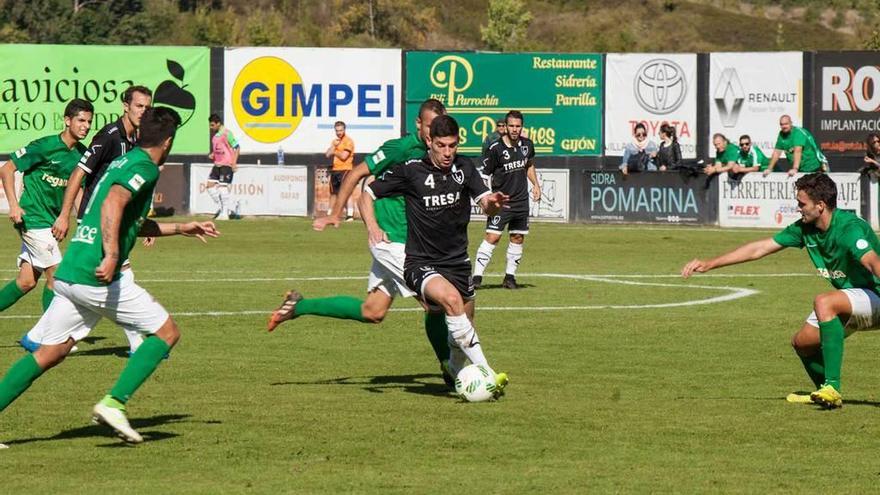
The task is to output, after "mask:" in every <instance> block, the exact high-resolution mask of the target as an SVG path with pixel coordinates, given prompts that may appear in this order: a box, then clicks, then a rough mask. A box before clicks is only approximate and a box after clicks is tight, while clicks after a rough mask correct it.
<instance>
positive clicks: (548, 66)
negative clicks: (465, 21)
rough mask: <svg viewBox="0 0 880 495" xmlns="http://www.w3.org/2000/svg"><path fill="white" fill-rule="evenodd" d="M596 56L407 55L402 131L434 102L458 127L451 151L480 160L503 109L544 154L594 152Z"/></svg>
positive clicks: (597, 138)
mask: <svg viewBox="0 0 880 495" xmlns="http://www.w3.org/2000/svg"><path fill="white" fill-rule="evenodd" d="M602 94H603V89H602V56H601V55H598V54H577V53H566V54H556V53H464V52H454V53H448V52H407V54H406V125H407V129H408V130H409V131H410V132H413V131H415V119H416V117H417V113H418V109H419V105H420V104H421V103H422V102H423V101H424V100H426V99H428V98H436V99H438V100H440V101H441V102H443V104H444V105H446V109H447V111H448V113H449V114H450V115H452V116H453V117H455V119H456V120H457V121H458V123H459V125H460V126H461V143H460V145H459V150H460V151H461V152H462V153H464V154H471V155H474V154H480V152H481V151H482V144H483V141H484V140H485V139H486V138H487V137H488V136H489V135H491V134H492V133H493V132H494V131H495V121H496V120H497V119H499V118H501V117H504V115H505V114H506V113H507V112H508V111H509V110H519V111H520V112H522V113H523V116H524V117H525V122H524V123H523V127H524V128H525V130H526V132H525V135H526V136H528V137H529V138H530V139H531V140H532V141H533V142H534V143H535V152H536V153H538V154H544V155H599V154H601V153H602V147H603V144H602V104H603V103H602Z"/></svg>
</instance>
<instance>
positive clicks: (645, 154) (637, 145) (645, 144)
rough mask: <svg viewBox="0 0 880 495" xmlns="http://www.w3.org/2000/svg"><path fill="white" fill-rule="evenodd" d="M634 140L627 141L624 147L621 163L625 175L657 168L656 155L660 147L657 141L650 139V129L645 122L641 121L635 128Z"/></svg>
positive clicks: (621, 169)
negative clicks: (655, 163)
mask: <svg viewBox="0 0 880 495" xmlns="http://www.w3.org/2000/svg"><path fill="white" fill-rule="evenodd" d="M633 138H634V139H633V140H632V142H630V143H627V145H626V147H625V148H624V149H623V160H622V161H621V163H620V167H619V168H620V171H621V172H622V173H623V175H627V174H629V173H630V172H645V171H650V172H653V171H655V170H657V167H656V166H655V165H654V156H656V155H657V151H658V150H659V148H658V147H657V143H655V142H654V141H651V140H649V139H648V130H647V128H646V127H645V124H643V123H641V122H639V123H638V124H636V126H635V127H634V128H633Z"/></svg>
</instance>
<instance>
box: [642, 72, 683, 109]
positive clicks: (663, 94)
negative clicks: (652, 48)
mask: <svg viewBox="0 0 880 495" xmlns="http://www.w3.org/2000/svg"><path fill="white" fill-rule="evenodd" d="M634 86H635V87H634V91H635V96H636V101H638V102H639V105H641V106H642V108H644V109H645V110H647V111H649V112H651V113H655V114H658V115H665V114H667V113H672V112H674V111H676V110H678V107H680V106H681V104H682V103H684V97H685V96H686V95H687V81H686V80H685V77H684V71H683V70H682V68H681V66H680V65H678V64H676V63H675V62H673V61H671V60H668V59H665V58H657V59H653V60H649V61H648V62H645V63H644V64H643V65H642V66H641V67H639V71H638V72H637V73H636V81H635V84H634Z"/></svg>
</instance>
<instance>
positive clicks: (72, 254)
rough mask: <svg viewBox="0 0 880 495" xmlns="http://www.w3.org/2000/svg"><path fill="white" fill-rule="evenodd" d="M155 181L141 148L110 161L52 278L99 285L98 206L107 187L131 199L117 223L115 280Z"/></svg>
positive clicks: (156, 177)
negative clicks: (119, 188)
mask: <svg viewBox="0 0 880 495" xmlns="http://www.w3.org/2000/svg"><path fill="white" fill-rule="evenodd" d="M158 180H159V167H157V166H156V164H155V163H153V160H152V159H150V156H149V155H148V154H147V153H146V152H145V151H144V150H143V149H141V148H135V149H133V150H131V151H129V152H128V153H126V154H124V155H122V156H121V157H119V158H117V159H116V160H113V162H112V163H110V165H108V166H107V171H106V172H105V173H104V176H103V177H101V180H100V181H99V182H98V185H97V186H96V187H95V192H94V193H93V194H92V197H91V199H89V204H88V205H86V209H85V212H84V214H83V217H82V221H81V223H80V224H79V226H78V227H77V229H76V233H75V234H74V235H73V238H72V239H71V240H70V245H69V246H68V248H67V253H65V254H64V259H63V260H62V261H61V265H60V266H59V267H58V272H57V273H56V274H55V278H57V279H58V280H63V281H65V282H67V283H70V284H83V285H92V286H96V287H97V286H103V285H106V284H103V283H101V282H99V281H98V279H97V278H95V269H96V268H98V265H100V264H101V260H102V259H104V246H103V244H102V242H103V240H102V235H101V205H102V204H103V203H104V200H105V199H106V198H107V194H108V193H109V192H110V188H111V187H112V186H114V185H117V184H118V185H120V186H122V187H124V188H126V189H128V190H129V191H130V192H131V195H132V196H131V200H130V201H129V202H128V204H126V205H125V209H124V210H123V212H122V221H121V222H120V224H119V261H120V264H118V265H117V266H116V273H114V274H113V280H118V279H119V268H120V265H121V262H122V260H125V259H127V258H128V255H129V253H130V252H131V249H132V248H133V247H134V244H135V242H136V241H137V234H138V231H140V229H141V225H142V224H143V223H144V219H145V218H146V217H147V213H149V211H150V201H151V199H152V198H153V189H155V187H156V182H157V181H158Z"/></svg>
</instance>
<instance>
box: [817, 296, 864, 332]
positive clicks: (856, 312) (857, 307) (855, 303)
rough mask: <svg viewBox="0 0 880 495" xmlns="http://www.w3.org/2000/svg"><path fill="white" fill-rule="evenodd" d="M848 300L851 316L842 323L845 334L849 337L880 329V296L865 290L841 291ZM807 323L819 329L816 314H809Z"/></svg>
mask: <svg viewBox="0 0 880 495" xmlns="http://www.w3.org/2000/svg"><path fill="white" fill-rule="evenodd" d="M841 291H842V292H843V293H844V294H846V297H847V298H848V299H849V304H850V305H851V306H852V314H851V315H850V317H849V319H848V320H847V321H845V322H843V326H844V328H845V329H846V334H847V335H850V334H852V333H854V332H858V331H860V330H877V329H880V296H878V295H877V294H875V293H874V291H870V290H867V289H841ZM807 323H808V324H809V325H812V326H814V327H816V328H819V319H818V318H816V312H815V311H813V312H812V313H810V316H808V317H807Z"/></svg>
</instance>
